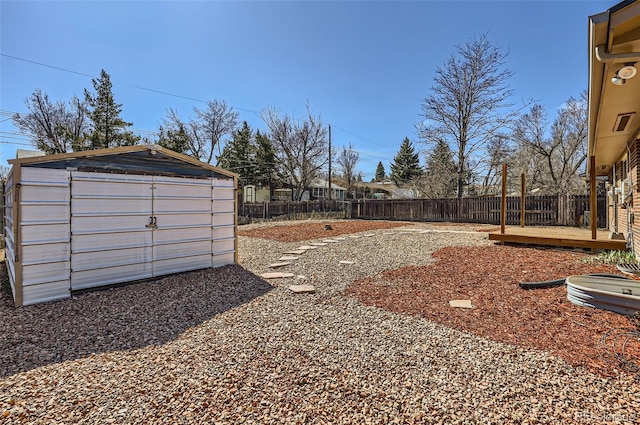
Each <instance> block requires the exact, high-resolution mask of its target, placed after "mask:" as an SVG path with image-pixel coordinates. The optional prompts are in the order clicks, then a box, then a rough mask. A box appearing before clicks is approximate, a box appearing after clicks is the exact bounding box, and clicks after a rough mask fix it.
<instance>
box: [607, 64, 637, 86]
mask: <svg viewBox="0 0 640 425" xmlns="http://www.w3.org/2000/svg"><path fill="white" fill-rule="evenodd" d="M634 65H635V64H633V63H627V64H625V65H624V66H623V67H622V68H620V69H619V70H618V71H617V72H616V75H614V76H613V78H612V79H611V82H612V83H613V84H615V85H616V86H621V85H623V84H624V83H626V82H627V80H628V79H629V78H633V77H634V76H635V75H636V74H637V73H638V70H637V69H636V67H635V66H634Z"/></svg>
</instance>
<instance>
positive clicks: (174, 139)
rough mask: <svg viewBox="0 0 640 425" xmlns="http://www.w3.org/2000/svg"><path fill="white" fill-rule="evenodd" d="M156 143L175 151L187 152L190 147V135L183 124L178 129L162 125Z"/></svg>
mask: <svg viewBox="0 0 640 425" xmlns="http://www.w3.org/2000/svg"><path fill="white" fill-rule="evenodd" d="M156 144H158V145H159V146H162V147H163V148H167V149H171V150H172V151H174V152H178V153H181V154H185V155H186V154H187V150H188V149H189V136H188V135H187V133H186V131H185V129H184V127H183V126H179V127H178V129H177V130H174V129H171V128H169V129H165V128H164V127H162V126H160V129H159V130H158V140H157V141H156Z"/></svg>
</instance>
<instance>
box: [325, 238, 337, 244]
mask: <svg viewBox="0 0 640 425" xmlns="http://www.w3.org/2000/svg"><path fill="white" fill-rule="evenodd" d="M322 242H324V243H337V242H339V241H337V240H335V239H324V240H323V241H322Z"/></svg>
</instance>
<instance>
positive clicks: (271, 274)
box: [260, 272, 295, 279]
mask: <svg viewBox="0 0 640 425" xmlns="http://www.w3.org/2000/svg"><path fill="white" fill-rule="evenodd" d="M293 276H295V275H294V274H293V273H282V272H269V273H262V274H261V275H260V277H261V278H263V279H281V278H283V277H293Z"/></svg>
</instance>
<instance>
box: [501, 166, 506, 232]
mask: <svg viewBox="0 0 640 425" xmlns="http://www.w3.org/2000/svg"><path fill="white" fill-rule="evenodd" d="M506 221H507V163H506V162H505V163H504V164H502V200H501V202H500V234H501V235H504V230H505V222H506Z"/></svg>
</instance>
